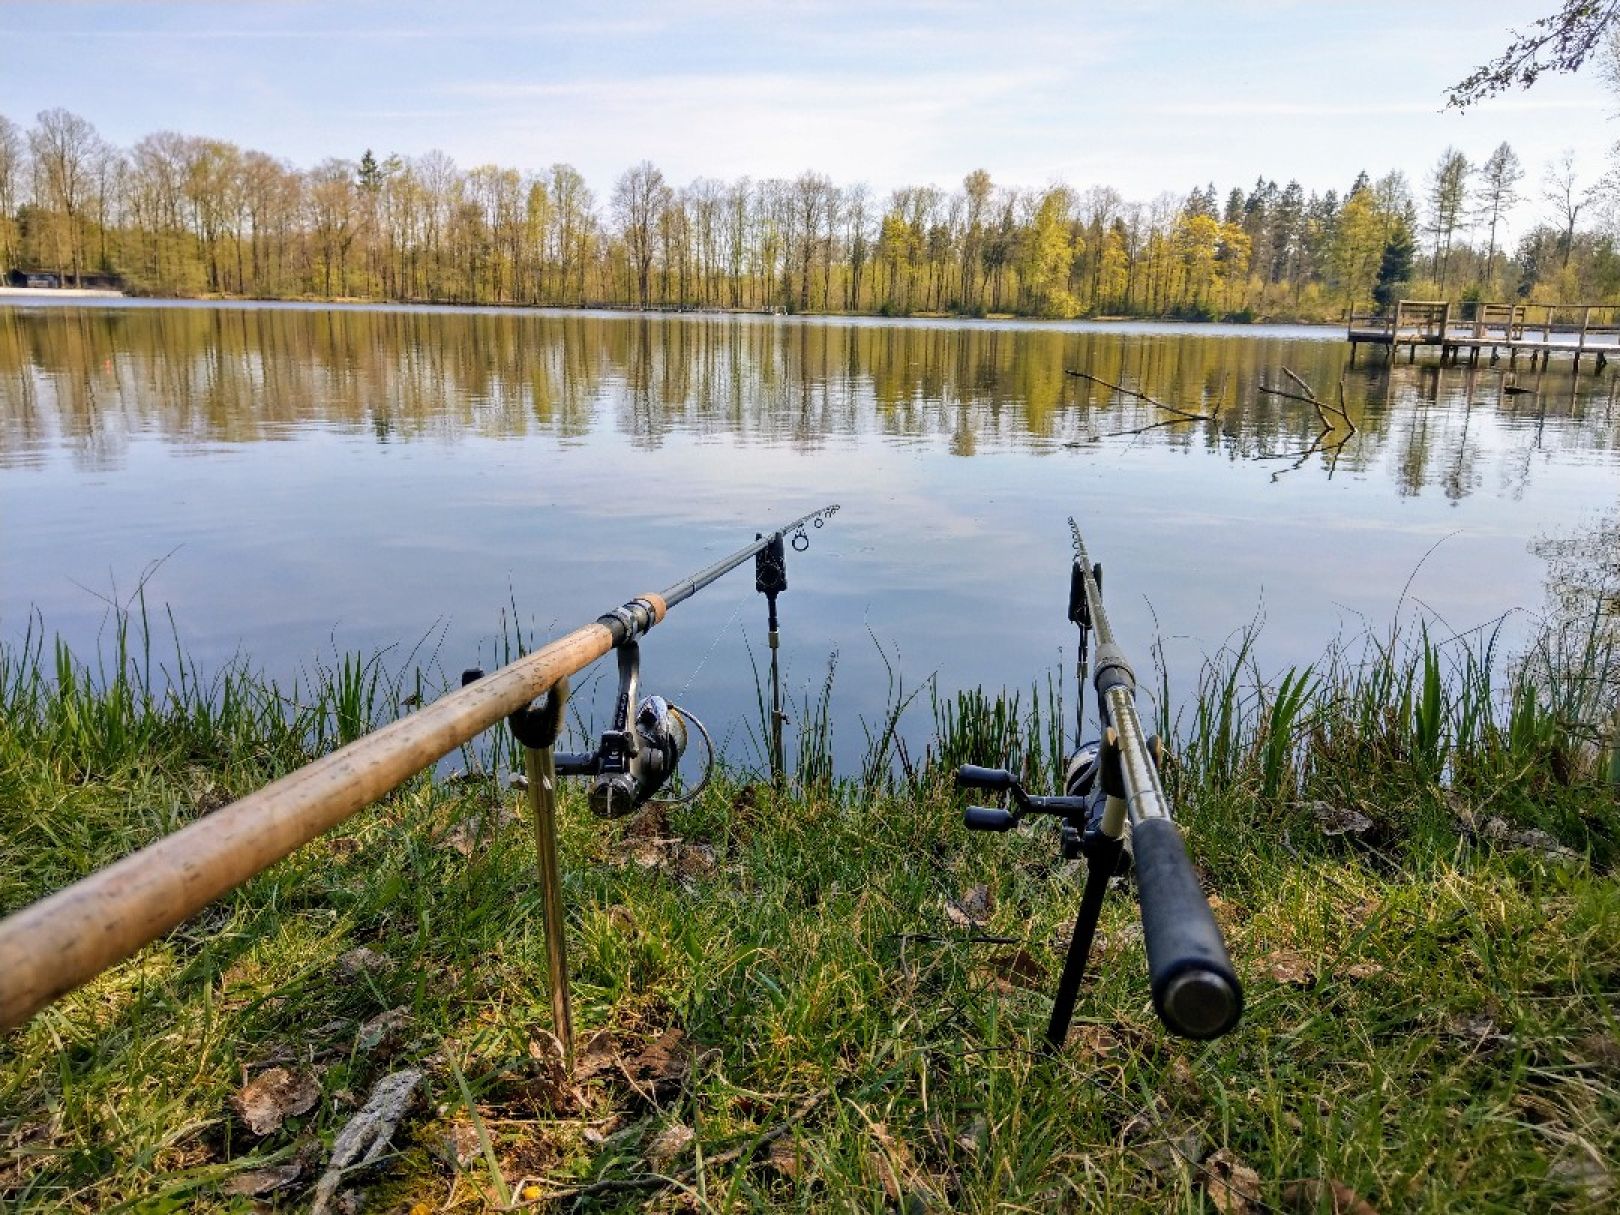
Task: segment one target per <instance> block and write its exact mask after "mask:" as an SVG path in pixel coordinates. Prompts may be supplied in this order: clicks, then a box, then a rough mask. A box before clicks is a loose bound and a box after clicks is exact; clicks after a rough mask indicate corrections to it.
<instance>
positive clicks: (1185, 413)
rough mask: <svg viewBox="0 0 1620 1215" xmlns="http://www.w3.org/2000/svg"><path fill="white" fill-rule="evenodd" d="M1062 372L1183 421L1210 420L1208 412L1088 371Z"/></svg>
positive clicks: (1131, 432)
mask: <svg viewBox="0 0 1620 1215" xmlns="http://www.w3.org/2000/svg"><path fill="white" fill-rule="evenodd" d="M1063 374H1064V375H1072V376H1074V377H1075V378H1076V379H1079V380H1090V381H1091V382H1092V383H1093V384H1100V385H1102V387H1104V388H1111V389H1113V390H1114V391H1115V392H1119V393H1124V394H1125V395H1126V396H1128V397H1135V398H1136V399H1137V400H1138V401H1146V402H1147V403H1148V404H1149V405H1152V406H1153V407H1154V408H1156V409H1162V410H1164V411H1165V412H1166V413H1173V414H1176V415H1177V416H1178V417H1179V418H1180V419H1181V420H1182V421H1184V422H1208V421H1210V416H1209V415H1208V414H1205V413H1193V412H1192V411H1191V410H1190V409H1182V408H1181V407H1180V406H1177V405H1166V404H1165V403H1164V402H1163V401H1161V400H1159V399H1158V398H1157V397H1150V396H1148V394H1147V393H1145V392H1137V391H1136V389H1134V388H1126V387H1125V386H1124V385H1123V384H1113V383H1110V382H1109V381H1107V380H1105V379H1103V378H1102V377H1100V376H1094V375H1092V374H1091V373H1090V372H1089V371H1076V370H1075V369H1074V368H1073V367H1065V368H1064V369H1063ZM1157 425H1160V426H1163V425H1166V423H1163V422H1160V423H1157ZM1119 433H1120V434H1135V433H1137V432H1136V431H1130V430H1125V431H1120V432H1119Z"/></svg>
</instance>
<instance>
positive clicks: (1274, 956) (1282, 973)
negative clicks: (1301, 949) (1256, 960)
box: [1260, 949, 1316, 987]
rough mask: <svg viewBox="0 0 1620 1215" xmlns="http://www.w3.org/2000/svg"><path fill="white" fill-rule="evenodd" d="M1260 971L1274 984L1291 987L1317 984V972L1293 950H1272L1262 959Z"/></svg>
mask: <svg viewBox="0 0 1620 1215" xmlns="http://www.w3.org/2000/svg"><path fill="white" fill-rule="evenodd" d="M1260 969H1261V971H1262V973H1264V974H1265V975H1266V976H1267V977H1268V978H1270V979H1271V980H1272V981H1273V982H1275V983H1286V984H1288V985H1289V986H1290V987H1309V986H1311V985H1312V984H1313V983H1315V982H1316V971H1315V970H1313V969H1312V968H1311V965H1310V963H1308V962H1307V961H1306V960H1305V959H1304V958H1303V957H1302V956H1301V955H1300V954H1299V953H1298V952H1296V951H1295V950H1292V949H1275V950H1272V952H1270V953H1268V954H1267V955H1266V956H1265V957H1263V958H1261V959H1260Z"/></svg>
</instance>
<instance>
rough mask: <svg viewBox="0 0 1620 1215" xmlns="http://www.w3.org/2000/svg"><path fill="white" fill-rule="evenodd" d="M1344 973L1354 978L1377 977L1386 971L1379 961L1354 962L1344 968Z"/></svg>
mask: <svg viewBox="0 0 1620 1215" xmlns="http://www.w3.org/2000/svg"><path fill="white" fill-rule="evenodd" d="M1344 973H1345V974H1346V975H1347V976H1348V977H1349V978H1352V979H1376V978H1377V977H1378V976H1379V975H1381V974H1383V973H1384V968H1383V967H1382V966H1380V965H1379V964H1378V963H1377V962H1352V963H1350V965H1348V966H1346V967H1345V968H1344Z"/></svg>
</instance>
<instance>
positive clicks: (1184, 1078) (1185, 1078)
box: [1170, 1055, 1198, 1093]
mask: <svg viewBox="0 0 1620 1215" xmlns="http://www.w3.org/2000/svg"><path fill="white" fill-rule="evenodd" d="M1170 1079H1171V1080H1173V1081H1175V1086H1176V1088H1177V1089H1179V1090H1180V1091H1181V1092H1184V1093H1197V1092H1198V1077H1197V1076H1196V1075H1194V1074H1193V1069H1192V1064H1190V1063H1188V1062H1187V1060H1186V1057H1185V1056H1183V1055H1177V1056H1176V1057H1175V1058H1174V1059H1172V1060H1170Z"/></svg>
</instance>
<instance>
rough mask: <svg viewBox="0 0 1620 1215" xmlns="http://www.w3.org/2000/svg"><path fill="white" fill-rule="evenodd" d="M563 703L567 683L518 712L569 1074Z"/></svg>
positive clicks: (555, 1003)
mask: <svg viewBox="0 0 1620 1215" xmlns="http://www.w3.org/2000/svg"><path fill="white" fill-rule="evenodd" d="M567 701H568V678H567V676H564V677H563V678H561V679H559V680H558V681H557V682H556V683H554V684H553V685H552V686H551V690H550V691H549V692H548V693H546V698H545V701H544V702H543V703H542V704H541V705H540V707H539V708H538V709H535V708H528V709H521V710H519V711H518V713H516V714H513V716H514V718H517V717H520V716H521V718H522V723H523V724H522V727H521V730H519V729H514V731H513V733H514V734H518V735H519V740H520V741H521V742H522V743H523V771H524V774H525V775H526V776H527V777H528V781H529V815H530V818H531V820H532V822H533V825H534V860H535V871H536V875H537V876H538V877H539V879H540V916H541V920H542V921H543V927H544V936H545V943H546V985H547V987H548V989H549V991H550V995H551V1028H552V1032H553V1033H555V1034H556V1035H557V1041H559V1042H561V1043H562V1048H563V1059H564V1061H565V1062H566V1064H567V1067H568V1071H569V1074H570V1075H571V1074H573V1070H574V1011H573V1003H572V1000H571V997H570V992H569V983H568V938H567V934H566V932H565V931H564V922H563V901H562V862H561V859H560V858H559V855H558V849H557V761H556V753H555V750H554V748H555V746H556V742H557V735H558V734H559V733H560V732H561V729H562V720H563V707H564V705H565V704H566V703H567Z"/></svg>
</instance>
